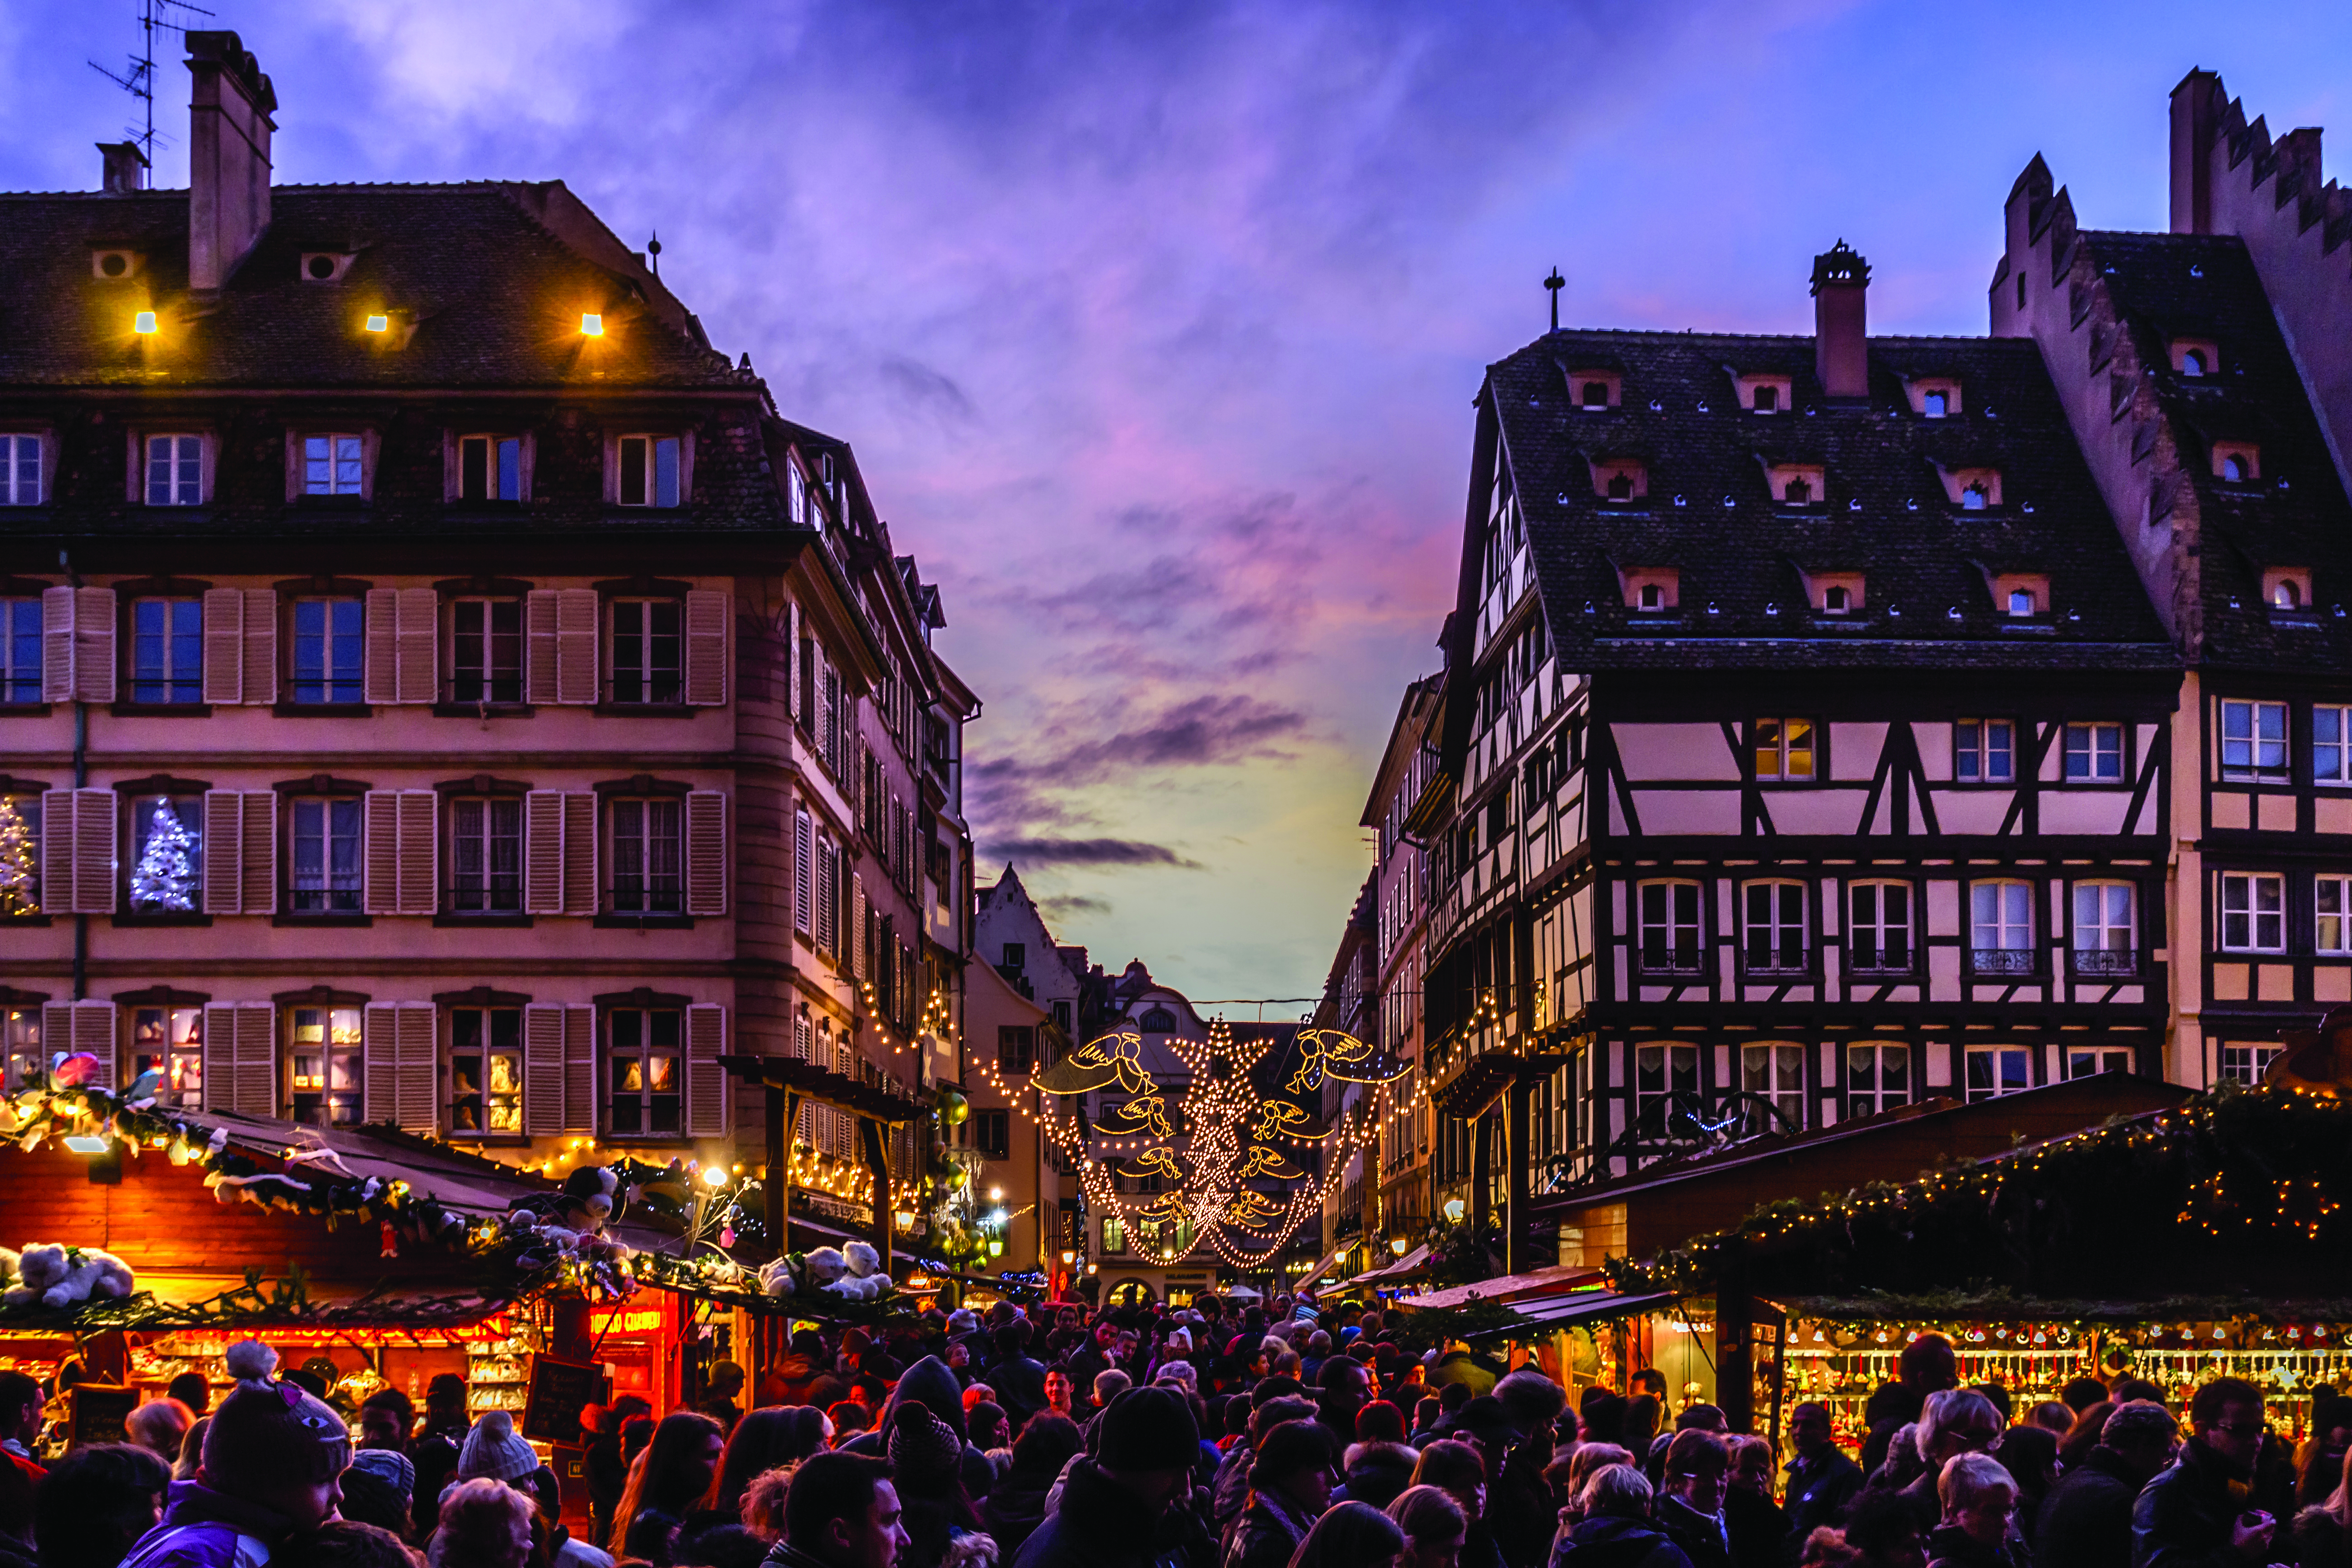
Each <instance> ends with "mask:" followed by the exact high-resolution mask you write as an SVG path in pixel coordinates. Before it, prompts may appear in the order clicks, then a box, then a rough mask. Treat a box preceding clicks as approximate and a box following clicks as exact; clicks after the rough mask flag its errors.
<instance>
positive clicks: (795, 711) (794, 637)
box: [783, 599, 801, 720]
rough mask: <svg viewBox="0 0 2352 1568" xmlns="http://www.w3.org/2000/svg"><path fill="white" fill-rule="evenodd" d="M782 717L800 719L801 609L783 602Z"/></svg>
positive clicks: (790, 602)
mask: <svg viewBox="0 0 2352 1568" xmlns="http://www.w3.org/2000/svg"><path fill="white" fill-rule="evenodd" d="M783 631H784V716H785V717H786V718H789V719H795V720H797V719H800V718H801V607H800V606H799V605H796V604H794V603H793V602H792V601H791V600H790V599H787V600H785V601H784V626H783Z"/></svg>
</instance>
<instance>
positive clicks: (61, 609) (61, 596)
mask: <svg viewBox="0 0 2352 1568" xmlns="http://www.w3.org/2000/svg"><path fill="white" fill-rule="evenodd" d="M41 700H42V701H44V702H70V701H72V700H74V591H73V590H72V589H71V588H44V589H42V590H41Z"/></svg>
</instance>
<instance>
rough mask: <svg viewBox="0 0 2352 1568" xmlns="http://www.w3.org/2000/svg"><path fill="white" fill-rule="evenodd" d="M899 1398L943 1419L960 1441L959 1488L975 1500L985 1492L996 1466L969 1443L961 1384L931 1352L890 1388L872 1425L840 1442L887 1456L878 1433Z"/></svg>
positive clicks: (854, 1451) (992, 1482)
mask: <svg viewBox="0 0 2352 1568" xmlns="http://www.w3.org/2000/svg"><path fill="white" fill-rule="evenodd" d="M902 1399H914V1400H919V1401H920V1402H921V1403H922V1405H924V1407H925V1408H926V1409H928V1410H929V1411H930V1413H931V1414H932V1415H933V1416H935V1417H937V1418H938V1419H940V1420H941V1421H944V1422H946V1423H947V1424H948V1426H949V1427H950V1429H951V1430H953V1431H954V1433H955V1435H956V1437H957V1438H958V1440H959V1441H961V1443H962V1444H963V1457H962V1458H961V1459H960V1460H958V1461H957V1465H956V1476H957V1478H958V1479H961V1481H962V1482H963V1489H964V1490H965V1491H966V1492H968V1493H970V1494H971V1500H972V1501H973V1502H975V1503H977V1502H978V1501H980V1500H981V1499H982V1498H984V1497H986V1496H987V1495H988V1491H989V1489H990V1488H991V1487H992V1486H994V1485H995V1484H996V1467H995V1466H994V1465H992V1464H990V1463H989V1462H988V1456H987V1455H986V1454H985V1453H982V1451H981V1450H980V1449H978V1448H975V1447H972V1445H971V1432H970V1430H969V1429H967V1428H966V1427H965V1426H964V1418H963V1387H962V1385H961V1384H959V1383H957V1382H956V1374H955V1369H954V1368H953V1367H950V1365H948V1363H945V1362H943V1361H941V1360H940V1358H939V1357H937V1356H935V1355H927V1356H925V1357H924V1358H923V1359H922V1360H920V1361H919V1362H917V1363H915V1364H914V1365H912V1366H910V1367H908V1369H907V1375H906V1376H904V1377H902V1378H900V1379H899V1380H898V1386H897V1387H895V1388H893V1389H891V1391H890V1397H889V1398H888V1399H887V1400H886V1401H885V1402H884V1403H883V1405H882V1412H881V1414H880V1415H877V1416H875V1418H874V1425H873V1426H872V1427H871V1428H870V1429H869V1430H867V1431H864V1432H860V1433H859V1434H858V1435H857V1436H855V1437H852V1438H851V1439H850V1440H849V1441H848V1442H846V1443H844V1444H843V1445H841V1447H842V1448H843V1450H844V1451H845V1452H847V1453H852V1454H870V1455H872V1456H873V1457H874V1458H877V1459H880V1458H888V1457H889V1448H888V1447H887V1439H885V1438H884V1436H882V1434H883V1433H885V1432H887V1431H888V1430H889V1429H890V1416H891V1415H892V1414H893V1413H894V1412H895V1411H897V1410H898V1402H899V1401H900V1400H902Z"/></svg>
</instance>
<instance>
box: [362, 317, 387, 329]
mask: <svg viewBox="0 0 2352 1568" xmlns="http://www.w3.org/2000/svg"><path fill="white" fill-rule="evenodd" d="M367 330H368V331H371V332H383V331H391V330H392V318H391V317H390V316H370V317H369V318H368V319H367Z"/></svg>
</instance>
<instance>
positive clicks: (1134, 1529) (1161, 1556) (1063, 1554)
mask: <svg viewBox="0 0 2352 1568" xmlns="http://www.w3.org/2000/svg"><path fill="white" fill-rule="evenodd" d="M1096 1431H1097V1436H1098V1440H1097V1445H1096V1452H1095V1456H1094V1458H1081V1459H1079V1460H1077V1461H1076V1463H1075V1464H1074V1465H1072V1466H1071V1467H1070V1472H1069V1475H1068V1478H1067V1479H1066V1481H1065V1482H1064V1484H1063V1488H1062V1498H1061V1505H1060V1507H1059V1508H1057V1509H1056V1510H1055V1511H1054V1512H1053V1513H1051V1514H1049V1515H1048V1516H1047V1517H1046V1519H1045V1522H1044V1523H1042V1524H1040V1525H1039V1526H1038V1527H1037V1529H1036V1531H1035V1532H1034V1533H1033V1534H1032V1535H1031V1536H1030V1537H1029V1539H1028V1541H1027V1542H1025V1543H1024V1544H1023V1546H1022V1548H1021V1553H1020V1555H1019V1556H1018V1557H1016V1558H1014V1559H1013V1565H1012V1568H1191V1565H1192V1564H1194V1563H1203V1562H1206V1561H1208V1554H1209V1552H1211V1551H1212V1550H1213V1548H1212V1547H1211V1544H1210V1542H1209V1540H1208V1538H1207V1535H1206V1534H1205V1532H1204V1531H1202V1529H1201V1525H1200V1522H1199V1521H1197V1520H1195V1519H1194V1518H1193V1517H1192V1510H1191V1509H1190V1508H1189V1507H1187V1506H1185V1505H1184V1504H1183V1503H1182V1502H1181V1500H1180V1499H1181V1496H1182V1494H1183V1491H1184V1489H1185V1488H1186V1487H1187V1486H1189V1485H1190V1484H1191V1480H1192V1461H1193V1457H1194V1455H1195V1454H1197V1453H1198V1452H1199V1449H1200V1446H1201V1434H1200V1429H1199V1428H1198V1427H1196V1426H1194V1425H1193V1424H1192V1405H1191V1404H1190V1403H1188V1402H1187V1401H1186V1400H1185V1398H1184V1396H1183V1395H1182V1394H1179V1393H1177V1392H1176V1391H1175V1390H1174V1389H1172V1388H1157V1387H1155V1388H1131V1389H1129V1390H1128V1391H1127V1392H1126V1393H1125V1394H1120V1395H1119V1396H1118V1398H1117V1399H1115V1400H1113V1401H1112V1402H1111V1406H1110V1408H1109V1409H1108V1410H1106V1411H1104V1412H1103V1415H1102V1419H1101V1420H1100V1421H1098V1422H1097V1423H1096Z"/></svg>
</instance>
